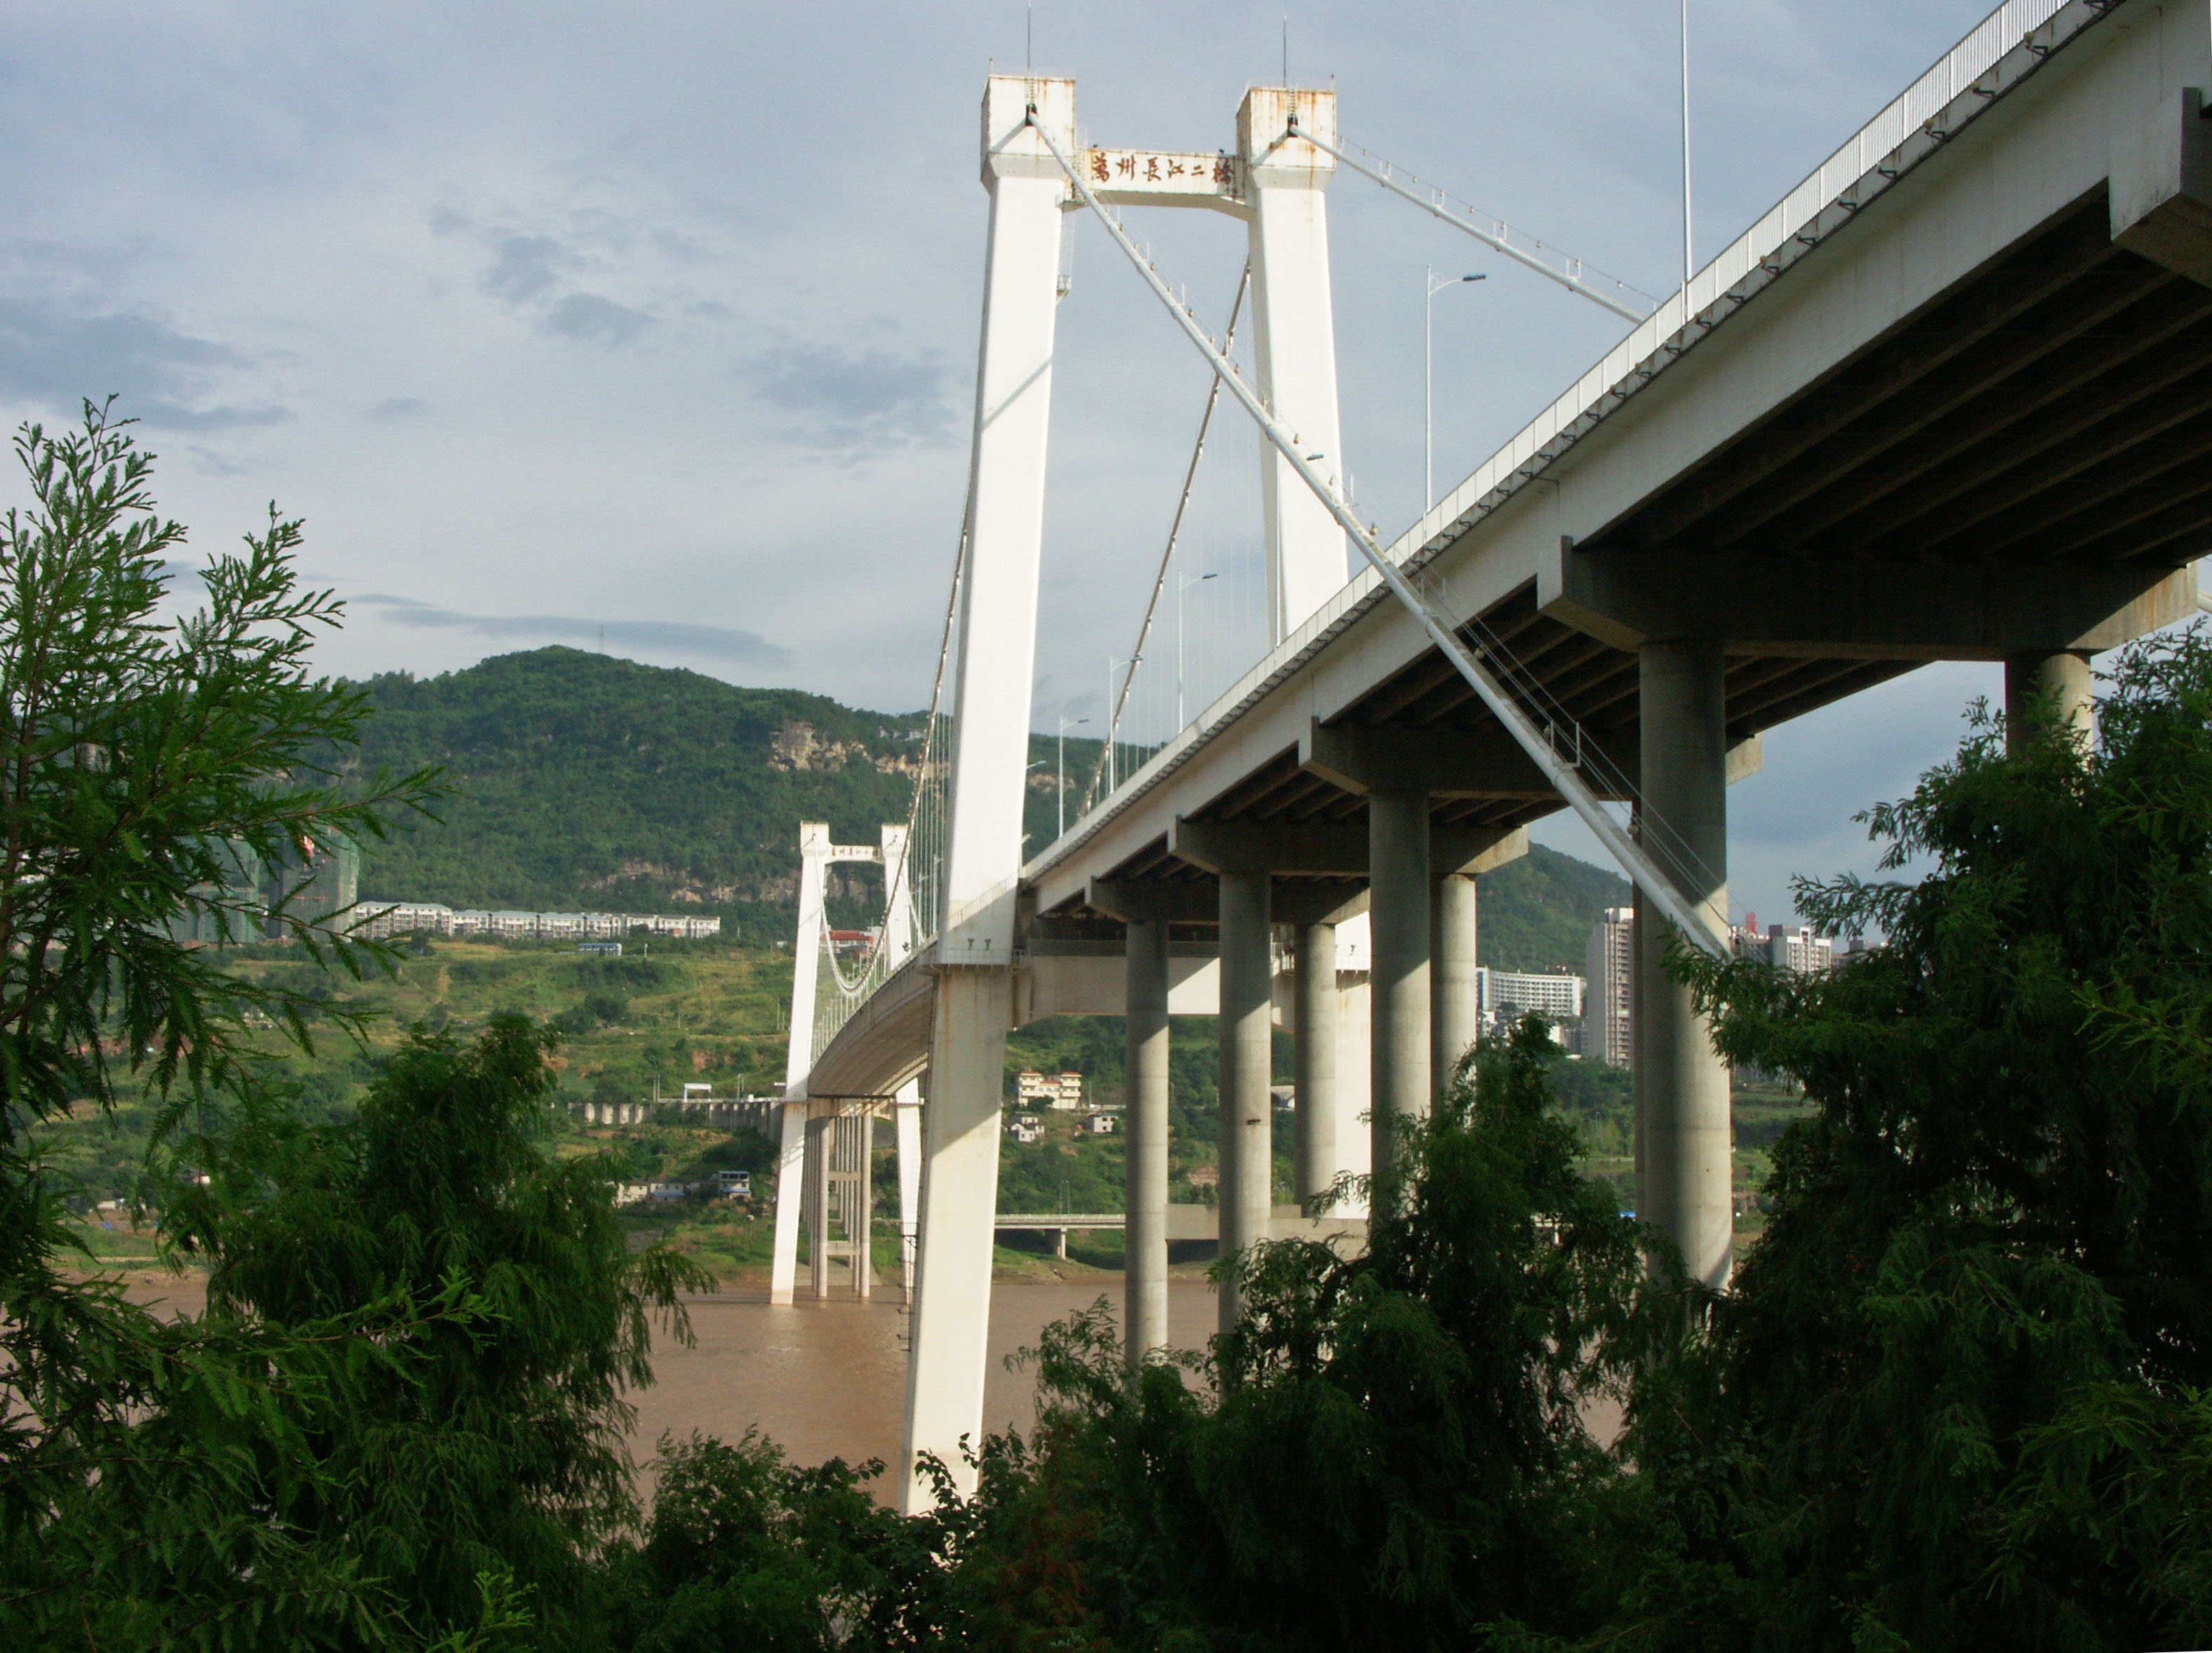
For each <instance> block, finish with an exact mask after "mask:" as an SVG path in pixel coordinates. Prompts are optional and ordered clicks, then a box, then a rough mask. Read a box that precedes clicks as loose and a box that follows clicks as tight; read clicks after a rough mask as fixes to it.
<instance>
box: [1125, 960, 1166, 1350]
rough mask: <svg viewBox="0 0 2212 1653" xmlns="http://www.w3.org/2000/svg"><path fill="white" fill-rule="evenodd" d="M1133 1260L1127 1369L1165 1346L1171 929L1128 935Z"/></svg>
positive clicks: (1128, 1233)
mask: <svg viewBox="0 0 2212 1653" xmlns="http://www.w3.org/2000/svg"><path fill="white" fill-rule="evenodd" d="M1127 948H1128V963H1127V975H1128V982H1127V1012H1128V1016H1127V1046H1126V1050H1125V1054H1126V1057H1127V1073H1128V1081H1127V1082H1128V1094H1127V1097H1126V1098H1125V1100H1126V1103H1127V1106H1126V1108H1125V1109H1124V1111H1123V1114H1122V1118H1123V1119H1124V1120H1125V1121H1127V1128H1128V1134H1127V1138H1126V1144H1127V1146H1126V1149H1125V1152H1126V1154H1127V1164H1128V1187H1127V1206H1126V1209H1127V1213H1128V1218H1127V1220H1128V1227H1127V1229H1126V1230H1125V1231H1123V1232H1124V1238H1125V1240H1126V1242H1127V1252H1128V1256H1127V1261H1126V1262H1125V1263H1124V1265H1123V1267H1124V1268H1125V1270H1126V1271H1127V1272H1126V1273H1125V1275H1124V1281H1125V1284H1124V1286H1123V1298H1122V1311H1121V1324H1122V1328H1123V1334H1124V1335H1123V1342H1124V1346H1125V1347H1126V1348H1127V1351H1128V1356H1129V1364H1131V1365H1133V1366H1134V1365H1138V1364H1141V1363H1142V1362H1143V1360H1144V1358H1145V1357H1146V1355H1147V1354H1149V1353H1151V1352H1152V1351H1153V1350H1155V1349H1164V1348H1165V1347H1167V1344H1168V927H1167V926H1166V925H1165V924H1164V923H1161V922H1158V921H1146V922H1133V923H1131V924H1130V925H1129V926H1128V929H1127Z"/></svg>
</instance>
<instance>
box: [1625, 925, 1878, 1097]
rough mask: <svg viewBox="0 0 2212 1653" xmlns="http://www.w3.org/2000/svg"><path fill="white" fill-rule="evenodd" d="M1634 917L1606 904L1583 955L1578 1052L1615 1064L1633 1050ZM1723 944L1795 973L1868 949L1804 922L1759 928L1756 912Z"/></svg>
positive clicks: (1860, 941)
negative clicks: (1584, 985) (1585, 981)
mask: <svg viewBox="0 0 2212 1653" xmlns="http://www.w3.org/2000/svg"><path fill="white" fill-rule="evenodd" d="M1635 918H1636V910H1635V909H1633V908H1631V907H1608V908H1607V909H1605V911H1604V913H1603V914H1602V915H1600V917H1599V919H1598V921H1597V923H1596V924H1595V925H1594V926H1592V927H1591V929H1590V935H1589V948H1588V951H1586V953H1585V954H1584V957H1583V964H1584V967H1585V969H1587V970H1588V972H1589V987H1588V991H1587V993H1586V994H1585V997H1584V1001H1583V1002H1584V1011H1583V1052H1582V1054H1584V1055H1586V1056H1589V1057H1590V1058H1591V1059H1592V1060H1598V1061H1603V1062H1607V1063H1610V1064H1611V1065H1612V1066H1613V1067H1626V1066H1628V1064H1629V1062H1630V1060H1632V1057H1633V1054H1634V1048H1635V1047H1634V1044H1633V1036H1632V1032H1631V1029H1630V1007H1631V1006H1632V1004H1633V1002H1634V1000H1635V979H1636V975H1635V973H1636V951H1635V947H1634V945H1633V943H1632V937H1633V935H1634V921H1635ZM1729 945H1731V946H1732V947H1734V948H1735V951H1737V952H1738V953H1740V954H1741V955H1742V956H1743V957H1747V958H1756V959H1759V960H1761V961H1762V962H1764V963H1769V964H1771V965H1772V966H1774V968H1775V969H1778V970H1787V971H1790V973H1792V974H1793V975H1810V974H1813V973H1814V972H1816V971H1820V970H1826V969H1833V968H1834V967H1835V966H1836V965H1838V964H1839V963H1844V961H1845V960H1847V959H1850V958H1853V957H1857V956H1859V955H1862V954H1863V953H1866V952H1869V951H1872V945H1871V944H1870V943H1869V942H1867V941H1865V940H1863V939H1856V938H1855V939H1852V940H1850V941H1848V942H1838V941H1837V940H1836V939H1835V938H1833V937H1832V936H1824V935H1815V934H1814V933H1813V932H1812V931H1811V929H1809V928H1808V927H1806V926H1804V925H1789V924H1771V925H1768V926H1767V927H1765V929H1764V930H1762V929H1760V928H1759V915H1758V914H1756V913H1746V914H1745V915H1743V922H1742V923H1741V924H1740V925H1736V924H1732V925H1730V926H1729Z"/></svg>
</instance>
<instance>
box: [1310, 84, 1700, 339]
mask: <svg viewBox="0 0 2212 1653" xmlns="http://www.w3.org/2000/svg"><path fill="white" fill-rule="evenodd" d="M1284 137H1285V138H1286V139H1287V138H1291V137H1302V138H1304V140H1305V141H1306V142H1307V143H1310V144H1312V145H1313V146H1314V148H1316V149H1319V150H1321V151H1322V153H1323V154H1325V155H1334V156H1335V157H1336V159H1337V160H1338V161H1339V162H1340V163H1341V164H1342V165H1344V166H1346V167H1351V168H1352V171H1354V172H1356V173H1358V174H1359V175H1360V176H1361V177H1362V178H1365V179H1372V180H1373V181H1374V182H1376V183H1377V184H1380V185H1382V186H1383V188H1384V189H1386V190H1388V191H1390V193H1391V194H1393V195H1395V196H1397V197H1398V198H1400V199H1401V200H1406V201H1410V202H1412V203H1413V204H1414V205H1415V206H1417V207H1419V208H1420V210H1422V211H1424V212H1425V213H1428V214H1430V215H1431V216H1434V217H1436V218H1437V219H1439V220H1441V221H1442V222H1444V223H1447V224H1449V225H1450V226H1451V227H1452V228H1454V229H1457V230H1462V231H1464V232H1465V233H1466V234H1469V235H1472V236H1474V239H1475V240H1478V241H1480V242H1481V243H1482V244H1483V245H1484V246H1486V247H1488V248H1490V249H1491V250H1492V252H1501V253H1503V254H1504V255H1505V257H1507V258H1510V259H1512V260H1513V261H1514V262H1515V263H1516V264H1526V265H1527V266H1528V268H1529V269H1531V270H1534V271H1535V272H1536V273H1537V274H1538V275H1540V276H1541V277H1544V278H1545V279H1546V280H1547V281H1554V282H1557V283H1559V285H1560V286H1562V287H1564V288H1565V289H1567V290H1568V291H1569V292H1572V293H1579V294H1581V295H1583V297H1584V298H1586V299H1588V300H1589V301H1590V302H1591V303H1593V304H1601V305H1603V306H1604V307H1606V308H1607V309H1608V310H1610V311H1612V312H1613V314H1615V315H1617V316H1620V317H1622V318H1624V319H1626V320H1629V321H1641V320H1643V319H1644V317H1645V316H1646V315H1648V314H1649V313H1650V310H1651V308H1652V307H1653V306H1655V305H1656V303H1657V301H1656V300H1654V299H1651V297H1650V295H1649V294H1646V293H1644V292H1641V291H1639V290H1638V289H1636V288H1633V287H1631V286H1630V285H1629V284H1628V283H1626V282H1625V281H1623V280H1621V279H1620V277H1618V276H1606V277H1605V279H1606V280H1607V281H1609V282H1611V283H1613V285H1614V286H1615V287H1617V288H1619V289H1620V290H1621V291H1623V292H1625V293H1634V294H1636V296H1637V297H1638V298H1640V299H1644V300H1646V301H1647V302H1646V304H1645V306H1644V308H1643V309H1641V310H1638V309H1637V308H1635V307H1633V306H1632V305H1630V304H1628V303H1626V301H1623V300H1620V299H1617V298H1615V297H1613V295H1612V294H1610V293H1607V292H1605V291H1603V290H1602V289H1599V288H1596V287H1593V286H1592V285H1591V284H1590V283H1589V282H1588V281H1587V280H1585V279H1584V278H1583V273H1582V272H1583V270H1585V269H1587V268H1588V267H1589V266H1587V265H1585V264H1583V261H1582V260H1581V259H1580V258H1565V255H1564V254H1562V255H1561V257H1562V258H1565V263H1566V266H1567V267H1566V268H1565V269H1560V268H1559V267H1557V266H1555V265H1553V264H1547V263H1546V262H1545V261H1544V260H1543V259H1541V258H1538V257H1537V256H1536V255H1535V254H1534V253H1533V252H1524V251H1523V250H1522V248H1520V247H1517V246H1514V245H1513V242H1512V240H1511V239H1510V237H1509V236H1507V235H1504V234H1500V233H1499V232H1498V231H1497V230H1490V229H1485V228H1483V227H1482V225H1481V224H1480V222H1477V221H1476V220H1474V219H1473V218H1470V217H1469V216H1467V214H1465V213H1463V212H1454V211H1453V210H1451V209H1450V208H1449V207H1448V206H1446V205H1445V204H1444V203H1443V191H1442V190H1438V189H1436V188H1435V186H1434V185H1431V186H1430V187H1431V190H1432V191H1434V193H1433V195H1431V196H1422V195H1419V194H1416V193H1415V192H1414V191H1412V190H1409V189H1407V187H1406V186H1405V185H1403V184H1401V183H1400V182H1399V181H1398V179H1397V177H1396V171H1397V169H1396V168H1395V167H1392V166H1391V165H1390V163H1389V161H1383V167H1382V169H1380V170H1378V169H1376V167H1370V166H1368V165H1367V164H1366V163H1365V162H1364V161H1357V160H1354V159H1353V158H1352V156H1351V155H1346V153H1345V152H1344V151H1343V150H1342V149H1339V148H1338V147H1337V146H1336V145H1335V144H1334V143H1330V142H1329V141H1328V139H1327V138H1323V137H1315V136H1314V135H1313V134H1312V133H1311V132H1309V131H1305V130H1304V128H1303V127H1301V126H1300V125H1298V117H1297V111H1296V110H1295V109H1293V110H1292V111H1291V125H1290V131H1287V132H1286V133H1285V134H1284ZM1353 147H1354V148H1355V149H1357V148H1358V145H1356V144H1355V145H1354V146H1353ZM1360 153H1361V154H1363V155H1365V154H1370V153H1372V151H1370V150H1365V149H1362V150H1361V151H1360ZM1376 158H1377V159H1378V160H1379V159H1381V157H1380V156H1377V157H1376ZM1412 176H1413V174H1412V173H1407V177H1409V178H1410V177H1412ZM1416 181H1418V180H1416ZM1501 228H1502V226H1501ZM1537 245H1538V246H1541V245H1542V243H1541V242H1539V243H1538V244H1537ZM1595 273H1597V274H1599V275H1604V274H1605V272H1604V271H1603V270H1599V271H1597V272H1595Z"/></svg>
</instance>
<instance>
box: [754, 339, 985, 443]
mask: <svg viewBox="0 0 2212 1653" xmlns="http://www.w3.org/2000/svg"><path fill="white" fill-rule="evenodd" d="M745 366H746V371H747V374H748V375H749V376H750V378H751V379H752V381H753V389H754V392H755V393H756V394H757V395H758V396H759V397H760V398H761V399H762V400H763V401H764V402H767V403H768V404H770V405H771V406H773V407H777V408H781V409H782V410H784V411H786V412H787V413H791V414H795V415H798V416H799V420H798V423H797V425H796V427H795V428H794V429H793V431H792V432H791V433H790V434H791V435H793V436H794V437H796V438H797V439H798V440H800V441H810V442H813V443H816V444H819V445H821V446H824V447H836V448H847V449H849V448H855V447H861V446H863V445H866V446H870V447H880V446H883V445H884V444H885V443H886V442H889V443H891V444H895V445H897V446H901V447H905V446H915V447H936V446H940V445H942V444H944V443H946V442H949V441H951V440H952V437H953V435H954V434H955V427H954V423H953V418H952V410H951V408H950V407H949V406H948V405H947V404H946V402H945V393H946V391H947V389H948V383H947V381H948V380H949V378H950V376H951V375H950V372H949V370H948V369H947V368H946V367H945V363H944V362H943V361H941V360H940V359H939V358H938V357H937V356H934V355H923V356H893V355H891V354H890V353H889V352H888V351H884V350H867V351H864V352H862V353H861V354H860V355H857V356H855V355H853V354H851V353H850V352H848V351H845V350H842V349H836V348H835V347H834V346H831V345H827V344H798V343H792V344H780V345H778V346H776V347H775V348H774V349H769V350H763V352H761V353H760V354H759V355H758V356H754V357H753V358H752V360H751V361H750V362H747V363H746V364H745Z"/></svg>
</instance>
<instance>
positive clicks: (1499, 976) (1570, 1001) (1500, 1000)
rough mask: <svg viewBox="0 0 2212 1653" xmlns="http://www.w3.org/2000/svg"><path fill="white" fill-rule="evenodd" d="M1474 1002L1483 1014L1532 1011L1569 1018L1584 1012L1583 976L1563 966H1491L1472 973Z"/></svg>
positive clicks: (1515, 1014)
mask: <svg viewBox="0 0 2212 1653" xmlns="http://www.w3.org/2000/svg"><path fill="white" fill-rule="evenodd" d="M1474 983H1475V988H1474V990H1475V1001H1476V1006H1477V1008H1478V1009H1479V1010H1480V1011H1481V1012H1482V1014H1483V1015H1484V1017H1485V1018H1489V1017H1492V1016H1504V1017H1519V1016H1525V1015H1527V1014H1528V1012H1530V1011H1532V1010H1533V1011H1534V1012H1536V1013H1537V1014H1538V1015H1540V1016H1545V1017H1548V1018H1551V1019H1552V1020H1553V1021H1554V1022H1571V1021H1573V1020H1574V1019H1575V1018H1577V1017H1579V1016H1580V1015H1581V1014H1582V1013H1583V978H1582V977H1581V976H1579V975H1568V974H1567V972H1565V970H1543V971H1538V972H1529V971H1522V970H1493V969H1491V968H1490V967H1489V966H1488V965H1487V964H1486V965H1484V966H1482V967H1481V968H1480V969H1478V970H1476V971H1475V973H1474Z"/></svg>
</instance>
